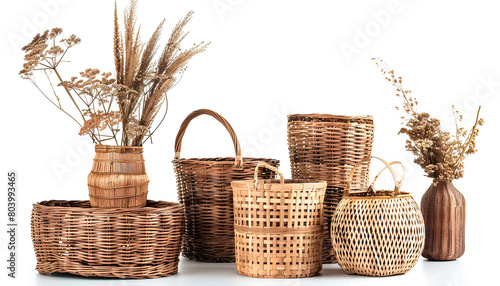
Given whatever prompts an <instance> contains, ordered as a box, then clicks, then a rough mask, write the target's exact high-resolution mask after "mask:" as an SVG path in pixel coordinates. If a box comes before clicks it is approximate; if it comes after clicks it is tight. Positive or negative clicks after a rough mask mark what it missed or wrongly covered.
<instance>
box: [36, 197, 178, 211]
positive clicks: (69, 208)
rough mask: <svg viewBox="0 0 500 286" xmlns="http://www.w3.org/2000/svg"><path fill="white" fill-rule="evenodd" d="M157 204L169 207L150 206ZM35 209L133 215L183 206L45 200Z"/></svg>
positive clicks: (150, 202) (152, 202) (175, 204)
mask: <svg viewBox="0 0 500 286" xmlns="http://www.w3.org/2000/svg"><path fill="white" fill-rule="evenodd" d="M51 202H57V203H61V204H64V203H67V204H68V205H64V206H50V205H47V204H48V203H51ZM86 202H88V203H89V204H88V205H89V207H75V206H70V205H69V204H74V203H86ZM156 203H166V204H167V206H162V207H154V206H148V205H149V204H156ZM33 208H39V209H60V210H67V211H78V212H87V213H107V214H111V213H115V214H116V213H131V212H137V213H139V212H141V213H144V212H152V211H154V212H158V211H159V210H167V209H174V208H180V209H182V204H180V203H174V202H167V201H154V200H148V201H147V205H146V206H143V207H133V208H93V207H91V206H90V201H89V200H45V201H40V202H37V203H34V204H33Z"/></svg>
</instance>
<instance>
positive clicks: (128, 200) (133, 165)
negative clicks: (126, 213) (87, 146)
mask: <svg viewBox="0 0 500 286" xmlns="http://www.w3.org/2000/svg"><path fill="white" fill-rule="evenodd" d="M87 180H88V187H89V196H90V205H91V206H92V207H97V208H133V207H142V206H144V205H146V200H147V195H148V184H149V178H148V175H147V174H146V168H145V165H144V158H143V156H142V147H131V146H106V145H96V146H95V158H94V164H93V166H92V171H91V172H90V174H89V176H88V178H87Z"/></svg>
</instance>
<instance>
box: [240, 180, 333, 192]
mask: <svg viewBox="0 0 500 286" xmlns="http://www.w3.org/2000/svg"><path fill="white" fill-rule="evenodd" d="M287 181H288V182H287ZM290 181H297V182H290ZM301 181H303V182H301ZM254 183H255V181H254V180H237V181H232V182H231V186H236V185H245V186H247V185H248V184H250V185H252V186H254ZM258 185H259V186H260V185H263V186H269V185H280V186H293V185H324V188H325V189H326V187H327V186H328V183H327V181H321V180H319V181H318V180H314V179H285V183H284V184H280V180H279V179H263V180H259V181H258ZM319 187H321V186H319ZM266 191H267V190H266Z"/></svg>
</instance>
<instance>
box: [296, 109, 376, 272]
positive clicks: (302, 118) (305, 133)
mask: <svg viewBox="0 0 500 286" xmlns="http://www.w3.org/2000/svg"><path fill="white" fill-rule="evenodd" d="M373 134H374V124H373V117H371V116H343V115H330V114H316V113H315V114H292V115H288V150H289V154H290V164H291V169H292V178H294V179H313V180H321V181H327V183H328V187H327V190H326V195H325V203H324V204H325V205H324V219H325V222H324V223H325V238H324V242H323V262H324V263H334V262H336V258H335V254H334V251H333V249H332V244H331V239H330V238H331V233H330V229H331V228H330V225H331V219H332V216H333V214H334V212H335V208H336V207H337V205H338V203H339V202H340V200H341V199H342V193H343V190H344V188H345V186H346V184H347V177H348V175H349V172H350V171H351V170H352V168H353V167H354V165H355V164H356V163H357V162H358V161H360V160H361V159H363V158H364V157H366V156H371V153H372V146H373ZM368 171H369V164H364V165H363V166H361V168H360V169H359V170H357V171H356V172H355V174H354V175H353V182H352V184H353V188H360V187H361V186H363V185H366V184H367V183H368V176H367V174H368Z"/></svg>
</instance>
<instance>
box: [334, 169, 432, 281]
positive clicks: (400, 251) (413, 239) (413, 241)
mask: <svg viewBox="0 0 500 286" xmlns="http://www.w3.org/2000/svg"><path fill="white" fill-rule="evenodd" d="M384 162H385V161H384ZM385 163H386V164H387V166H390V165H391V164H395V163H398V162H392V163H391V164H388V163H387V162H385ZM384 169H385V168H384ZM390 169H391V172H392V173H393V176H394V175H395V173H394V171H393V170H392V167H390ZM403 170H404V169H403ZM382 171H383V170H382ZM379 175H380V173H379ZM377 177H378V175H377ZM377 177H376V178H377ZM403 178H404V177H403ZM395 180H396V179H395ZM402 180H403V179H401V180H400V181H399V182H397V183H396V188H395V190H394V191H375V189H374V188H373V183H372V185H371V186H370V187H369V188H368V191H367V192H365V193H351V194H349V192H348V191H347V190H348V189H346V191H347V192H346V193H345V194H344V198H343V199H342V201H341V202H340V203H339V205H338V206H337V210H336V212H335V215H334V217H333V222H332V233H333V248H334V250H335V253H336V256H337V259H338V264H339V266H340V267H341V268H342V270H344V271H345V272H346V273H347V274H360V275H369V276H389V275H395V274H403V273H406V272H408V271H409V270H410V269H411V268H412V267H413V266H414V265H415V264H416V263H417V261H418V259H419V257H420V255H421V254H422V250H423V247H424V237H425V228H424V221H423V217H422V213H421V212H420V209H419V207H418V205H417V202H416V201H415V200H414V199H413V197H412V196H411V195H410V194H409V193H404V192H400V191H399V188H400V186H401V183H402Z"/></svg>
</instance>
